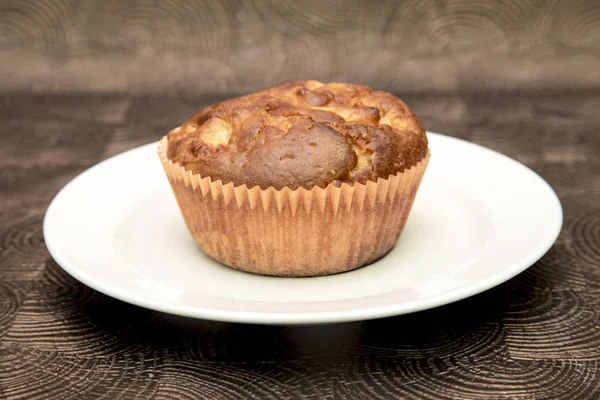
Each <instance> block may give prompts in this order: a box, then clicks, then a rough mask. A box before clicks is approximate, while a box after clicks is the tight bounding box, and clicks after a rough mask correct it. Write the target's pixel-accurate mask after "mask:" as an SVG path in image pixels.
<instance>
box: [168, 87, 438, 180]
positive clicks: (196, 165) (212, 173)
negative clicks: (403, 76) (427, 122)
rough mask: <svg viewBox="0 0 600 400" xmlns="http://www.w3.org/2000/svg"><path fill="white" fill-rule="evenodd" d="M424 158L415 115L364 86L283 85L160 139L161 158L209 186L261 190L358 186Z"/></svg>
mask: <svg viewBox="0 0 600 400" xmlns="http://www.w3.org/2000/svg"><path fill="white" fill-rule="evenodd" d="M426 154H427V137H426V134H425V130H424V128H423V126H422V124H421V122H420V121H419V119H418V118H417V116H416V115H415V114H414V113H413V112H412V111H411V110H410V109H409V108H408V106H407V105H406V104H405V103H404V102H403V101H401V100H400V99H398V98H397V97H395V96H393V95H392V94H390V93H387V92H383V91H373V90H371V89H370V88H369V87H367V86H362V85H354V84H347V83H322V82H318V81H288V82H283V83H281V84H278V85H276V86H273V87H271V88H268V89H265V90H263V91H260V92H256V93H252V94H249V95H245V96H241V97H237V98H233V99H230V100H226V101H223V102H221V103H218V104H214V105H211V106H208V107H205V108H203V109H201V110H200V111H198V112H197V113H196V114H194V115H193V116H192V117H191V118H190V119H189V120H187V121H186V122H185V123H183V125H181V126H179V127H177V128H175V129H173V130H172V131H170V132H169V134H168V146H167V157H168V158H169V159H170V160H171V161H172V162H175V163H178V164H179V165H181V166H182V167H184V168H185V169H186V170H189V171H192V172H193V173H196V174H199V175H200V176H202V177H210V178H211V179H212V180H213V181H216V180H221V181H222V182H223V183H229V182H233V184H234V185H235V186H239V185H243V184H245V185H247V187H248V188H251V187H254V186H259V187H260V188H261V189H266V188H268V187H271V186H272V187H274V188H275V189H278V190H279V189H282V188H284V187H289V188H290V189H297V188H300V187H304V188H306V189H310V188H312V187H315V186H319V187H325V186H327V185H329V184H334V185H336V186H340V185H341V184H342V183H348V184H350V185H351V184H353V183H355V182H359V183H366V182H367V181H369V180H371V181H376V180H377V178H384V179H387V178H388V177H389V176H390V175H395V174H397V173H398V172H403V171H404V170H405V169H409V168H411V167H412V166H413V165H415V164H416V163H418V162H419V161H420V160H421V159H422V158H424V157H425V156H426Z"/></svg>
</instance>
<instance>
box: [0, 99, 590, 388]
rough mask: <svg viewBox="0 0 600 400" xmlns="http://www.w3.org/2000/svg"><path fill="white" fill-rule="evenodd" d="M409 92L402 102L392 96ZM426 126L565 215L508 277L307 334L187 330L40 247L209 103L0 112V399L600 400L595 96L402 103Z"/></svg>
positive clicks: (303, 330)
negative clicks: (539, 192)
mask: <svg viewBox="0 0 600 400" xmlns="http://www.w3.org/2000/svg"><path fill="white" fill-rule="evenodd" d="M400 95H402V94H400ZM402 97H403V98H404V99H405V100H406V101H407V102H408V103H409V104H410V105H411V106H412V107H413V108H414V109H415V111H416V112H417V113H418V114H419V115H420V116H421V118H422V120H423V121H424V123H425V125H426V127H427V128H428V129H429V130H431V131H438V132H442V133H445V134H448V135H453V136H457V137H460V138H464V139H467V140H470V141H473V142H476V143H480V144H482V145H485V146H488V147H490V148H492V149H495V150H498V151H500V152H502V153H505V154H507V155H509V156H511V157H514V158H515V159H517V160H519V161H521V162H523V163H525V164H526V165H528V166H529V167H531V168H532V169H533V170H535V171H536V172H538V173H539V174H541V175H542V176H543V177H544V178H545V179H546V180H547V181H548V182H549V183H550V184H551V185H552V186H553V187H554V189H555V190H556V191H557V193H558V195H559V197H560V199H561V201H562V204H563V207H564V215H565V219H564V228H563V231H562V233H561V235H560V237H559V239H558V241H557V243H556V244H555V245H554V247H553V248H552V249H551V250H550V251H549V252H548V254H547V255H546V256H544V257H543V258H542V259H541V260H540V261H539V262H537V263H536V264H535V265H534V266H533V267H531V268H530V269H528V270H527V271H526V272H524V273H522V274H520V275H519V276H517V277H516V278H514V279H512V280H510V281H508V282H506V283H504V284H502V285H500V286H498V287H496V288H494V289H492V290H489V291H487V292H485V293H482V294H480V295H477V296H475V297H472V298H470V299H466V300H463V301H460V302H458V303H455V304H451V305H447V306H444V307H440V308H437V309H433V310H429V311H424V312H420V313H416V314H412V315H406V316H400V317H395V318H388V319H383V320H375V321H369V322H362V323H360V322H359V323H347V324H340V325H331V326H317V327H269V326H254V325H241V324H240V325H238V324H225V323H215V322H208V321H197V320H192V319H185V318H180V317H174V316H170V315H167V314H162V313H158V312H154V311H150V310H146V309H143V308H139V307H135V306H132V305H128V304H126V303H123V302H120V301H118V300H114V299H112V298H109V297H107V296H105V295H103V294H100V293H98V292H96V291H94V290H92V289H90V288H88V287H86V286H85V285H83V284H81V283H79V282H77V281H76V280H75V279H73V278H71V277H70V276H69V275H67V274H66V273H65V272H63V271H62V270H61V268H60V267H59V266H58V265H57V264H56V263H55V262H54V261H53V260H52V258H51V257H50V256H49V254H48V251H47V250H46V248H45V246H44V240H43V236H42V219H43V217H44V212H45V210H46V207H47V206H48V204H49V202H50V200H51V199H52V197H53V196H54V195H55V194H56V193H57V192H58V190H59V189H60V188H61V187H62V186H63V185H64V184H66V183H67V182H68V181H69V180H70V179H72V178H73V177H74V176H76V175H77V174H78V173H80V172H82V171H83V170H85V169H86V168H88V167H90V166H92V165H94V164H95V163H97V162H98V161H100V160H102V159H105V158H107V157H109V156H111V155H114V154H117V153H119V152H122V151H124V150H127V149H130V148H133V147H135V146H138V145H140V144H143V143H147V142H150V141H154V140H157V139H158V138H159V137H160V136H161V135H163V134H164V133H165V132H166V131H167V130H168V129H169V128H171V127H173V126H175V125H176V124H177V123H178V122H180V121H181V120H182V119H183V118H184V117H186V116H188V115H189V114H190V113H192V112H193V111H194V110H195V109H197V108H198V107H200V106H202V105H205V104H207V103H210V102H212V101H214V100H217V98H206V97H204V98H203V97H197V98H193V97H189V98H182V97H176V96H168V95H163V96H160V95H157V96H154V97H152V96H139V97H127V96H121V95H92V94H90V95H43V94H35V95H34V94H27V93H13V94H7V95H3V96H2V98H1V100H0V120H1V121H2V123H1V125H0V138H1V140H2V142H1V144H2V145H1V146H0V221H1V223H0V397H5V398H7V399H22V398H33V399H90V398H99V397H103V398H106V399H117V398H125V399H130V398H149V397H154V398H157V399H166V398H173V399H175V398H208V399H220V398H227V399H228V398H244V399H245V398H255V399H271V398H273V399H275V398H277V399H279V398H285V399H287V398H315V399H318V398H349V399H359V398H360V399H373V398H382V399H383V398H414V399H500V398H502V399H569V400H573V399H594V398H595V399H599V398H600V394H599V393H600V371H599V369H600V368H599V367H600V131H599V130H600V111H599V110H600V91H588V92H585V91H583V92H582V91H572V92H571V91H560V92H531V93H521V92H519V93H517V92H507V93H503V92H498V91H495V92H467V93H458V94H452V95H449V94H448V95H445V94H430V95H429V94H422V95H407V96H402Z"/></svg>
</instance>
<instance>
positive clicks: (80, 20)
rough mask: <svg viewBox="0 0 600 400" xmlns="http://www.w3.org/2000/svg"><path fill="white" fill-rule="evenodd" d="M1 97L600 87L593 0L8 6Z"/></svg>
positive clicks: (113, 0) (2, 18)
mask: <svg viewBox="0 0 600 400" xmlns="http://www.w3.org/2000/svg"><path fill="white" fill-rule="evenodd" d="M0 57H1V60H2V62H1V63H0V76H1V77H2V79H1V80H0V88H2V89H28V90H29V89H32V90H53V91H65V90H68V91H88V90H99V91H103V92H114V91H120V92H123V91H128V92H131V91H134V92H139V91H142V92H148V91H156V90H159V91H174V92H182V91H183V92H192V93H197V92H201V93H206V92H218V93H229V92H236V93H237V92H245V91H250V90H255V89H258V88H261V87H263V86H265V85H268V84H272V83H274V82H277V81H281V80H285V79H290V78H313V79H322V80H341V81H352V82H363V83H367V84H371V85H374V86H376V87H381V88H386V89H388V90H391V91H421V90H440V91H453V90H457V89H465V88H468V89H481V88H503V89H506V88H519V89H523V88H536V89H537V88H549V87H550V88H567V87H568V88H588V87H590V86H594V87H598V86H599V84H600V5H599V3H598V1H597V0H403V1H402V0H329V1H322V0H302V1H284V0H246V1H244V0H215V1H213V0H133V1H122V0H87V1H86V0H2V1H0Z"/></svg>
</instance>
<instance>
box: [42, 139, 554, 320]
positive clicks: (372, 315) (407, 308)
mask: <svg viewBox="0 0 600 400" xmlns="http://www.w3.org/2000/svg"><path fill="white" fill-rule="evenodd" d="M427 135H428V136H430V137H431V136H434V137H439V138H440V139H443V140H450V141H458V142H461V143H460V144H461V145H466V146H470V147H475V148H477V150H478V151H485V152H489V153H492V154H493V155H494V156H497V157H500V158H502V159H503V160H504V161H505V162H509V163H512V164H513V165H516V166H518V167H519V168H522V169H524V170H526V171H528V172H529V173H531V174H533V175H534V176H535V177H536V178H537V179H538V180H539V183H540V184H542V185H544V186H545V187H546V189H548V194H549V195H550V196H549V198H548V201H551V202H552V203H553V205H552V206H553V208H555V211H556V212H557V214H556V223H555V224H554V225H553V227H554V230H553V231H552V232H550V233H549V235H548V239H546V240H545V241H543V242H542V241H540V242H539V244H538V246H537V247H536V248H535V249H532V250H531V251H530V252H529V253H528V256H527V257H525V258H524V259H522V260H521V263H520V265H518V266H516V265H511V268H506V269H500V270H498V271H497V272H496V273H494V274H491V275H489V276H486V277H485V278H482V279H479V280H478V281H475V282H472V283H469V284H466V285H463V286H459V287H457V288H455V289H453V290H450V291H447V292H443V293H440V294H436V295H432V296H429V297H425V298H423V299H417V300H410V301H407V302H400V303H390V304H386V305H378V306H370V307H365V308H355V309H350V310H334V311H331V310H329V311H317V312H305V313H281V312H256V311H245V310H220V309H215V308H210V307H197V306H190V305H181V304H180V305H177V304H173V303H169V302H165V301H161V300H157V299H152V298H147V297H144V296H143V295H139V294H131V293H129V292H127V291H123V290H121V289H120V288H115V287H113V286H111V284H110V283H107V282H105V279H98V278H96V277H94V276H93V275H91V274H88V273H86V272H83V271H82V270H80V269H79V268H78V267H77V266H76V265H74V264H73V265H72V264H71V263H70V262H68V261H67V260H66V257H65V256H64V255H63V254H62V253H61V251H60V250H59V246H58V245H55V244H54V242H53V240H54V239H53V238H52V234H51V230H52V226H50V221H51V219H52V215H53V212H54V210H55V209H56V208H57V207H58V206H57V204H59V203H60V202H61V200H62V198H63V197H64V196H66V195H68V192H69V188H70V187H72V186H74V185H76V184H77V182H78V181H79V180H80V179H83V178H84V177H85V175H86V174H88V173H90V172H91V171H93V170H96V169H99V168H102V166H103V165H104V164H105V163H109V162H112V161H114V160H115V159H117V158H121V157H125V156H127V155H128V154H129V153H131V152H133V151H143V149H145V148H147V147H151V146H155V145H157V144H158V142H157V141H156V142H151V143H148V144H145V145H141V146H138V147H135V148H132V149H130V150H127V151H124V152H122V153H119V154H116V155H114V156H112V157H109V158H107V159H105V160H102V161H100V162H98V163H97V164H95V165H93V166H92V167H90V168H88V169H86V170H84V171H83V172H81V173H79V174H78V175H77V176H75V177H74V178H73V179H71V180H70V181H69V182H68V183H67V184H66V185H65V186H63V187H62V188H61V189H60V190H59V191H58V193H57V194H56V195H55V196H54V198H53V199H52V201H51V202H50V204H49V206H48V208H47V210H46V213H45V215H44V220H43V227H42V231H43V236H44V242H45V244H46V247H47V249H48V252H49V254H50V255H51V257H52V258H53V259H54V260H55V261H56V263H57V264H58V265H59V266H60V267H61V268H62V269H63V270H64V271H65V272H67V273H68V274H69V275H71V276H72V277H73V278H75V279H76V280H77V281H79V282H80V283H83V284H85V285H86V286H88V287H90V288H92V289H94V290H97V291H99V292H101V293H103V294H105V295H107V296H110V297H113V298H115V299H118V300H121V301H124V302H127V303H130V304H133V305H136V306H140V307H143V308H147V309H151V310H155V311H160V312H165V313H169V314H173V315H179V316H183V317H190V318H196V319H204V320H212V321H221V322H234V323H251V324H268V325H305V324H308V325H315V324H328V323H342V322H351V321H363V320H371V319H378V318H385V317H391V316H398V315H403V314H409V313H413V312H418V311H423V310H426V309H430V308H435V307H440V306H443V305H447V304H450V303H454V302H456V301H459V300H463V299H466V298H469V297H471V296H474V295H476V294H479V293H482V292H485V291H486V290H489V289H491V288H493V287H495V286H497V285H500V284H501V283H504V282H506V281H508V280H510V279H511V278H513V277H515V276H517V275H518V274H520V273H521V272H523V271H525V270H526V269H527V268H529V267H530V266H532V265H533V264H534V263H535V262H537V261H538V260H539V259H540V258H542V257H543V256H544V255H545V254H546V253H547V252H548V250H550V248H551V247H552V246H553V245H554V243H555V242H556V240H557V239H558V237H559V235H560V232H561V230H562V227H563V223H564V214H563V209H562V205H561V202H560V199H559V197H558V195H557V194H556V192H555V191H554V189H553V188H552V187H551V186H550V184H549V183H548V182H547V181H546V180H545V179H544V178H543V177H541V176H540V175H539V174H538V173H537V172H535V171H534V170H532V169H531V168H529V167H527V166H526V165H524V164H522V163H520V162H519V161H517V160H515V159H512V158H510V157H508V156H506V155H504V154H502V153H500V152H497V151H495V150H492V149H489V148H487V147H485V146H482V145H479V144H477V143H473V142H470V141H468V140H463V139H459V138H456V137H452V136H447V135H443V134H439V133H435V132H430V131H427ZM514 264H516V263H514ZM339 301H344V300H339Z"/></svg>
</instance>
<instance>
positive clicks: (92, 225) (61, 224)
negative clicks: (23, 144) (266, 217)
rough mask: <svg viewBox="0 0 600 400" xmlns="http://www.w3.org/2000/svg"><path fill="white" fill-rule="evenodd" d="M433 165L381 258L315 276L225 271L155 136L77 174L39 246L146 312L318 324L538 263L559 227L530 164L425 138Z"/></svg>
mask: <svg viewBox="0 0 600 400" xmlns="http://www.w3.org/2000/svg"><path fill="white" fill-rule="evenodd" d="M429 141H430V148H431V152H432V158H431V162H430V164H429V167H428V169H427V171H426V173H425V177H424V179H423V183H422V185H421V188H420V190H419V193H418V195H417V198H416V201H415V204H414V207H413V210H412V212H411V215H410V218H409V220H408V222H407V225H406V228H405V230H404V233H403V234H402V237H401V238H400V240H399V242H398V244H397V245H396V247H395V248H394V249H393V250H392V251H391V252H390V253H389V254H388V255H387V256H386V257H384V258H383V259H381V260H380V261H378V262H376V263H374V264H372V265H369V266H367V267H364V268H361V269H358V270H356V271H352V272H348V273H344V274H339V275H333V276H326V277H318V278H276V277H265V276H258V275H252V274H248V273H244V272H238V271H235V270H233V269H230V268H227V267H225V266H223V265H221V264H219V263H217V262H215V261H213V260H212V259H210V258H208V257H207V256H206V255H204V253H203V252H202V251H201V250H200V249H199V248H198V247H197V246H196V243H195V242H194V241H193V239H192V238H191V237H190V235H189V234H188V232H187V230H186V228H185V225H184V223H183V220H182V219H181V217H180V215H179V209H178V208H177V204H176V202H175V199H174V196H173V194H172V192H171V189H170V187H169V184H168V181H167V179H166V177H165V176H164V172H163V170H162V167H161V165H160V162H159V160H158V157H157V155H156V143H153V144H149V145H146V146H142V147H139V148H137V149H134V150H131V151H128V152H126V153H123V154H120V155H118V156H115V157H113V158H111V159H108V160H106V161H104V162H101V163H100V164H98V165H96V166H94V167H93V168H91V169H89V170H87V171H85V172H84V173H82V174H81V175H79V176H78V177H76V178H75V179H74V180H73V181H71V182H70V183H69V184H68V185H67V186H65V187H64V188H63V189H62V190H61V191H60V193H59V194H58V195H57V196H56V197H55V199H54V200H53V201H52V203H51V205H50V207H49V208H48V212H47V214H46V217H45V220H44V237H45V240H46V245H47V246H48V249H49V251H50V253H51V254H52V256H53V257H54V259H55V260H56V261H57V262H58V264H60V265H61V266H62V268H64V269H65V270H66V271H67V272H68V273H69V274H71V275H72V276H73V277H75V278H76V279H78V280H80V281H81V282H83V283H85V284H87V285H88V286H90V287H92V288H94V289H96V290H99V291H100V292H103V293H105V294H107V295H109V296H113V297H115V298H118V299H121V300H124V301H126V302H129V303H133V304H136V305H139V306H142V307H147V308H150V309H154V310H159V311H164V312H168V313H172V314H179V315H184V316H188V317H196V318H203V319H210V320H219V321H232V322H248V323H259V324H316V323H331V322H342V321H353V320H364V319H371V318H379V317H386V316H392V315H399V314H405V313H410V312H414V311H419V310H423V309H427V308H431V307H436V306H440V305H443V304H447V303H450V302H454V301H457V300H460V299H463V298H465V297H468V296H471V295H474V294H476V293H479V292H482V291H484V290H486V289H489V288H491V287H493V286H495V285H498V284H500V283H502V282H504V281H506V280H508V279H510V278H512V277H513V276H515V275H517V274H518V273H519V272H521V271H523V270H525V269H526V268H527V267H529V266H530V265H532V264H533V263H534V262H535V261H537V260H538V259H539V258H540V257H541V256H542V255H544V253H545V252H546V251H547V250H548V249H549V248H550V246H551V245H552V244H553V243H554V241H555V240H556V238H557V236H558V233H559V231H560V229H561V225H562V209H561V206H560V202H559V200H558V198H557V196H556V194H555V193H554V191H553V190H552V189H551V188H550V186H549V185H548V184H547V183H546V182H545V181H544V180H543V179H541V178H540V177H539V176H538V175H536V174H535V173H534V172H533V171H531V170H530V169H528V168H527V167H525V166H523V165H522V164H519V163H518V162H516V161H514V160H512V159H510V158H507V157H505V156H503V155H500V154H498V153H496V152H493V151H491V150H488V149H485V148H483V147H480V146H477V145H474V144H471V143H468V142H465V141H462V140H458V139H453V138H450V137H447V136H442V135H439V134H434V133H429Z"/></svg>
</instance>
